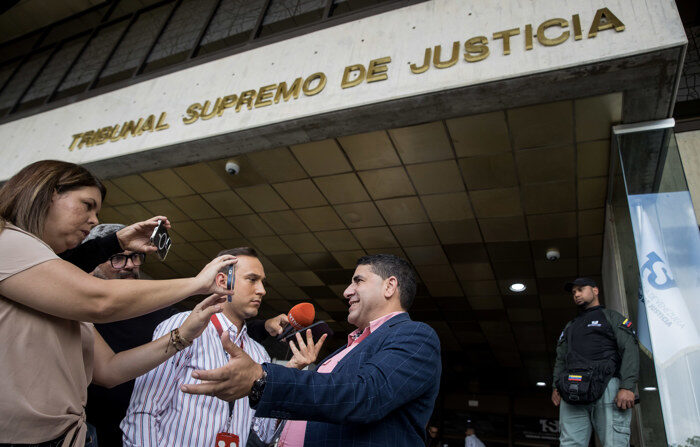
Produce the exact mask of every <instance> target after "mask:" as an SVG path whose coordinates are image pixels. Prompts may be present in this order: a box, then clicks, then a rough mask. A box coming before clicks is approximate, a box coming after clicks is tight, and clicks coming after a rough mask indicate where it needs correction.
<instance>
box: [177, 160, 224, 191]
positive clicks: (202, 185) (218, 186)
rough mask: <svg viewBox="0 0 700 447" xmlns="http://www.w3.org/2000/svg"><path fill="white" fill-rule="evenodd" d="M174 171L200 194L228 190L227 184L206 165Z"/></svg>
mask: <svg viewBox="0 0 700 447" xmlns="http://www.w3.org/2000/svg"><path fill="white" fill-rule="evenodd" d="M222 169H223V167H222ZM174 171H175V172H176V173H177V175H178V176H180V178H182V179H183V180H185V182H186V183H187V184H188V185H189V186H190V187H191V188H192V189H194V190H195V191H196V192H198V193H205V192H214V191H225V190H227V189H228V185H227V184H226V182H224V181H223V180H221V178H219V176H218V175H216V173H215V172H214V170H213V169H212V168H211V167H210V166H209V165H207V164H206V163H197V164H194V165H189V166H181V167H179V168H174Z"/></svg>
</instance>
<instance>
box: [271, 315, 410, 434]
mask: <svg viewBox="0 0 700 447" xmlns="http://www.w3.org/2000/svg"><path fill="white" fill-rule="evenodd" d="M401 313H403V312H392V313H390V314H386V315H384V316H383V317H380V318H377V319H376V320H372V321H370V322H369V326H368V327H366V328H365V330H363V331H362V332H360V330H359V329H356V330H354V331H353V332H351V333H350V335H348V345H347V346H346V347H345V349H343V350H342V351H340V352H339V353H337V354H336V355H334V356H333V357H331V358H329V359H328V360H326V361H325V362H323V363H322V364H321V365H320V366H319V367H318V369H317V370H316V371H317V372H320V373H329V372H331V371H333V368H335V367H336V365H337V364H338V363H339V362H340V361H341V360H343V358H344V357H345V356H346V355H348V354H349V353H350V351H352V350H353V349H354V348H355V346H357V345H359V344H360V342H361V341H362V340H364V339H365V338H367V337H368V336H369V334H371V333H372V332H374V331H376V330H377V329H379V326H381V325H382V324H384V323H385V322H387V321H388V320H390V319H391V318H393V317H395V316H396V315H398V314H401ZM305 437H306V421H287V424H286V425H285V426H284V430H282V435H280V442H279V447H303V446H304V438H305Z"/></svg>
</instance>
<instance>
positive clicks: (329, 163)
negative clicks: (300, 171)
mask: <svg viewBox="0 0 700 447" xmlns="http://www.w3.org/2000/svg"><path fill="white" fill-rule="evenodd" d="M291 149H292V152H293V153H294V155H295V156H296V158H297V160H299V163H301V165H302V167H303V168H304V169H305V170H306V172H308V173H309V175H311V176H313V177H316V176H320V175H331V174H340V173H341V172H348V171H352V166H350V163H348V160H347V159H346V158H345V154H344V153H343V152H342V151H341V150H340V146H338V143H337V142H336V141H335V140H333V139H330V140H323V141H316V142H313V143H305V144H297V145H294V146H291Z"/></svg>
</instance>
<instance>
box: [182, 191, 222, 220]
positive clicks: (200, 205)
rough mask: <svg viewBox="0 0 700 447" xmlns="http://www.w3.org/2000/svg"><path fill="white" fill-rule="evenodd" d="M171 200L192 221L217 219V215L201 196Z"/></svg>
mask: <svg viewBox="0 0 700 447" xmlns="http://www.w3.org/2000/svg"><path fill="white" fill-rule="evenodd" d="M171 200H172V201H173V203H175V205H177V207H178V208H180V209H181V210H182V211H184V212H185V214H187V215H188V216H189V217H190V218H192V219H194V220H199V219H210V218H213V217H219V213H217V212H216V210H215V209H214V208H212V207H211V205H209V204H208V203H207V202H206V201H205V200H204V199H203V198H202V197H201V196H198V195H194V196H184V197H175V198H173V199H171Z"/></svg>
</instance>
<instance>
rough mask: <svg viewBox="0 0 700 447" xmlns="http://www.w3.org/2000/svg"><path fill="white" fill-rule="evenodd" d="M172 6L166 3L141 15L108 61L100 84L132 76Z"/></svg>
mask: <svg viewBox="0 0 700 447" xmlns="http://www.w3.org/2000/svg"><path fill="white" fill-rule="evenodd" d="M170 8H172V5H165V6H161V7H160V8H156V9H154V10H151V11H148V12H145V13H143V14H140V15H139V17H138V18H137V19H136V22H135V23H134V24H133V25H132V26H131V28H129V31H127V33H126V36H124V39H123V40H122V42H121V43H120V44H119V47H118V48H117V50H116V51H115V52H114V56H112V58H111V59H110V60H109V62H108V63H107V67H106V68H105V70H104V71H103V72H102V75H101V77H100V83H99V85H104V84H108V83H110V82H115V81H118V80H121V79H125V78H128V77H130V76H131V74H132V73H133V71H134V70H135V69H136V67H137V66H138V64H139V63H141V60H142V59H143V57H144V56H145V55H146V52H147V51H148V49H149V48H150V46H151V45H152V44H153V41H154V40H155V38H156V37H157V36H158V32H159V31H160V29H161V27H162V26H163V23H164V22H165V19H166V18H167V17H168V14H169V13H170Z"/></svg>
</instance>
